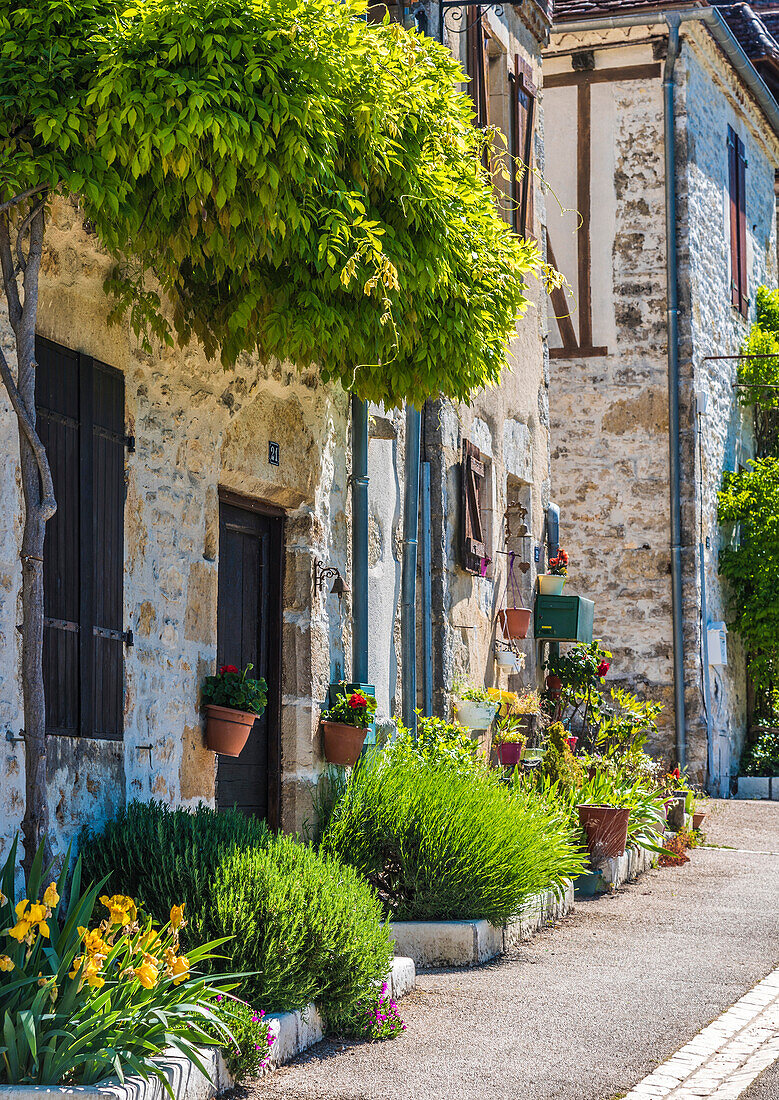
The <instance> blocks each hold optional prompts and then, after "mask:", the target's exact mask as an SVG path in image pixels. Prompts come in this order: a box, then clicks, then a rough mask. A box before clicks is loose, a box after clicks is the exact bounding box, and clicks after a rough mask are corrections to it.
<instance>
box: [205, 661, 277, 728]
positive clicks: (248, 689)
mask: <svg viewBox="0 0 779 1100" xmlns="http://www.w3.org/2000/svg"><path fill="white" fill-rule="evenodd" d="M253 668H254V665H247V666H246V668H245V669H244V670H243V672H241V670H240V669H238V668H236V667H235V665H222V667H221V668H220V669H219V672H218V673H217V674H216V676H206V678H205V680H204V681H203V693H202V694H203V703H204V704H206V703H211V704H212V705H213V706H216V707H230V708H232V709H234V710H243V711H247V712H248V713H249V714H256V715H257V717H259V716H260V715H261V714H262V713H263V711H264V710H265V707H266V705H267V702H268V685H267V684H266V682H265V680H263V679H262V677H260V678H259V679H254V678H252V677H251V676H249V675H248V674H249V673H250V672H251V670H252V669H253Z"/></svg>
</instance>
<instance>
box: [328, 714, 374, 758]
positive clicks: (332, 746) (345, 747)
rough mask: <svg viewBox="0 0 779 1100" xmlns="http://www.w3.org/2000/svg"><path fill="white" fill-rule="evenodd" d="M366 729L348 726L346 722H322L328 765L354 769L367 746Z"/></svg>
mask: <svg viewBox="0 0 779 1100" xmlns="http://www.w3.org/2000/svg"><path fill="white" fill-rule="evenodd" d="M367 732H368V731H367V730H366V729H361V728H360V726H347V725H346V723H345V722H322V734H323V737H322V740H323V741H324V750H325V760H326V761H327V763H328V764H339V765H340V766H341V767H352V766H353V765H354V764H356V763H357V761H358V760H359V758H360V753H361V752H362V747H363V745H364V744H365V736H366V734H367Z"/></svg>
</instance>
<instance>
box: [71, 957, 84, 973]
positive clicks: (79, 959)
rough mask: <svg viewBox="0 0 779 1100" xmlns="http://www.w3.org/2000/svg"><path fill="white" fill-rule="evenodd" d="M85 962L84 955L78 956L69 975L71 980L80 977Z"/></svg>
mask: <svg viewBox="0 0 779 1100" xmlns="http://www.w3.org/2000/svg"><path fill="white" fill-rule="evenodd" d="M83 961H84V956H83V955H77V956H76V958H75V959H74V960H73V969H72V970H71V972H70V973H69V974H68V977H69V978H77V977H78V972H79V970H80V969H81V964H82V962H83Z"/></svg>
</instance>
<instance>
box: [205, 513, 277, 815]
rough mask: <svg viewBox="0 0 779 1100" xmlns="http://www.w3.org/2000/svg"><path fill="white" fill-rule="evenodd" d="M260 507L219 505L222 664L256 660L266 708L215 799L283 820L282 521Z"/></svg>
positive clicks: (230, 761) (227, 763)
mask: <svg viewBox="0 0 779 1100" xmlns="http://www.w3.org/2000/svg"><path fill="white" fill-rule="evenodd" d="M259 509H260V506H259V505H247V506H244V505H242V504H238V503H236V502H235V499H234V498H229V499H224V498H223V499H222V500H221V501H220V504H219V599H218V612H217V665H218V666H221V665H237V666H238V668H240V669H243V668H245V667H246V665H247V664H252V665H254V669H253V671H252V672H251V673H250V675H252V676H263V677H264V678H265V680H266V681H267V683H268V706H267V708H266V710H265V713H264V714H263V715H262V717H261V718H259V719H258V720H257V721H256V722H255V723H254V726H253V727H252V732H251V733H250V735H249V740H248V741H247V743H246V746H245V747H244V749H243V751H242V752H241V755H240V756H238V757H231V756H221V755H220V756H219V757H218V760H217V783H216V803H217V807H218V808H219V809H220V810H225V809H230V808H231V807H233V806H236V807H237V808H238V809H239V810H241V811H242V812H243V813H245V814H249V815H251V816H253V817H259V818H263V819H265V820H267V821H268V822H269V823H270V824H271V825H272V826H274V827H276V826H277V825H278V823H279V782H280V758H281V754H280V737H279V710H280V700H281V659H280V656H281V654H280V637H281V584H282V568H281V565H282V536H283V519H282V518H281V517H280V516H276V515H267V514H265V513H264V512H263V511H260V510H259Z"/></svg>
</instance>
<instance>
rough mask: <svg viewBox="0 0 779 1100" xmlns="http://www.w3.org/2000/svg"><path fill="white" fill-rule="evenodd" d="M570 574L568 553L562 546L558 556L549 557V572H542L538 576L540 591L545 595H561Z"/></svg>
mask: <svg viewBox="0 0 779 1100" xmlns="http://www.w3.org/2000/svg"><path fill="white" fill-rule="evenodd" d="M567 576H568V555H567V553H566V552H565V550H563V548H562V547H560V548H559V549H558V551H557V557H555V558H550V559H549V572H548V573H540V574H539V577H538V591H539V592H540V593H541V594H542V595H543V596H560V595H561V594H562V591H563V585H564V584H565V578H566V577H567Z"/></svg>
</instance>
